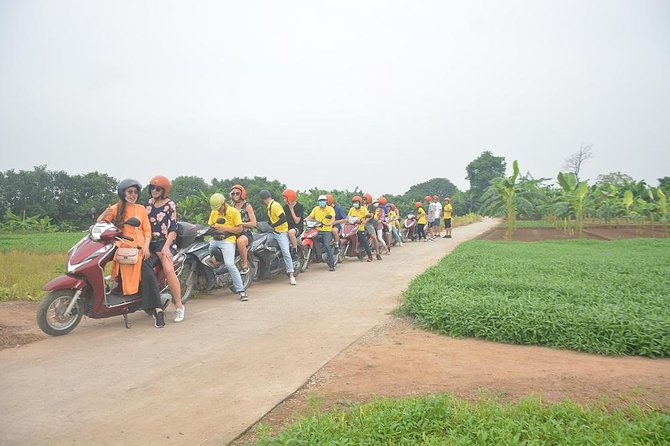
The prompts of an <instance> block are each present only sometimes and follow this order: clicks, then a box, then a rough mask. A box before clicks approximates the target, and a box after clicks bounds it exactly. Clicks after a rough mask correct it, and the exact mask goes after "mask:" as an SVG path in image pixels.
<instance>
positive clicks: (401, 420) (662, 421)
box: [256, 395, 670, 446]
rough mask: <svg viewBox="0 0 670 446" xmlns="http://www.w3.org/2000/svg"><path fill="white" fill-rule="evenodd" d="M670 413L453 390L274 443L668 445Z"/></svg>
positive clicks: (335, 419)
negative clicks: (479, 396)
mask: <svg viewBox="0 0 670 446" xmlns="http://www.w3.org/2000/svg"><path fill="white" fill-rule="evenodd" d="M669 442H670V416H669V415H668V414H667V413H664V412H653V411H643V410H640V409H638V408H627V409H615V410H613V411H608V410H605V409H601V408H596V407H588V406H587V407H585V406H579V405H577V404H573V403H570V402H563V403H560V404H544V403H543V402H542V401H540V400H537V399H526V400H523V401H521V402H519V403H498V402H496V401H488V400H482V401H479V402H477V403H468V402H465V401H462V400H458V399H455V398H453V397H451V396H448V395H436V396H428V397H421V398H408V399H400V400H390V399H383V400H377V401H373V402H372V403H369V404H363V405H353V406H351V407H349V408H347V409H344V410H335V411H332V412H329V413H324V414H316V415H314V416H311V417H308V418H305V419H302V420H300V421H298V422H296V423H294V424H292V425H291V426H289V427H288V428H287V429H286V430H284V431H283V432H281V433H279V434H277V435H276V436H270V435H268V433H267V431H263V429H262V428H261V435H260V436H259V439H258V441H257V443H256V444H257V445H259V446H269V445H317V444H319V445H321V444H323V445H326V444H327V445H370V446H376V445H416V444H421V445H435V446H437V445H463V446H469V445H519V444H526V445H538V446H539V445H586V444H590V445H604V444H611V445H624V444H626V445H629V444H630V445H633V444H640V445H641V444H645V445H667V444H668V443H669Z"/></svg>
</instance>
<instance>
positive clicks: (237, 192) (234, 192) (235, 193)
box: [230, 191, 242, 195]
mask: <svg viewBox="0 0 670 446" xmlns="http://www.w3.org/2000/svg"><path fill="white" fill-rule="evenodd" d="M230 195H242V192H239V191H233V192H231V193H230Z"/></svg>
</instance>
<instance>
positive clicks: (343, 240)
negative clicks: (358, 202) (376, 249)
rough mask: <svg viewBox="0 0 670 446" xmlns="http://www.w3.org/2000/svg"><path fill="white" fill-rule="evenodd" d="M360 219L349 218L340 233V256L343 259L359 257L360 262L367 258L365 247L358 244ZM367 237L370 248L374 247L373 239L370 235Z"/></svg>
mask: <svg viewBox="0 0 670 446" xmlns="http://www.w3.org/2000/svg"><path fill="white" fill-rule="evenodd" d="M357 221H358V219H357V218H356V217H347V221H346V223H345V224H344V225H343V228H342V232H341V233H340V254H341V255H342V258H343V259H345V258H347V257H357V258H358V260H363V259H364V258H365V256H366V253H365V249H364V248H363V245H361V244H360V243H358V223H356V222H357ZM365 236H366V237H367V240H368V243H369V245H368V246H372V239H371V237H370V235H369V234H366V235H365Z"/></svg>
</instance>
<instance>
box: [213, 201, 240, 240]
mask: <svg viewBox="0 0 670 446" xmlns="http://www.w3.org/2000/svg"><path fill="white" fill-rule="evenodd" d="M219 218H224V219H225V220H226V222H225V223H223V224H221V223H217V222H216V221H217V220H218V219H219ZM207 224H208V225H210V226H237V225H241V224H242V216H241V215H240V211H238V210H237V209H235V208H234V207H232V206H226V212H225V214H222V213H221V212H219V210H218V209H217V210H215V211H212V212H211V213H210V214H209V220H207ZM224 240H226V241H228V242H233V243H235V240H237V235H235V234H232V235H230V236H228V237H226V238H225V239H224Z"/></svg>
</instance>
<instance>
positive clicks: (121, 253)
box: [116, 248, 140, 265]
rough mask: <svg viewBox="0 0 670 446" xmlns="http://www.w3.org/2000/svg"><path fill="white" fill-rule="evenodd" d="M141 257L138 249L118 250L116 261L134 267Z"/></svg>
mask: <svg viewBox="0 0 670 446" xmlns="http://www.w3.org/2000/svg"><path fill="white" fill-rule="evenodd" d="M139 257H140V250H139V249H138V248H118V249H117V250H116V261H117V262H119V263H120V264H122V265H134V264H136V263H137V260H138V259H139Z"/></svg>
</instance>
